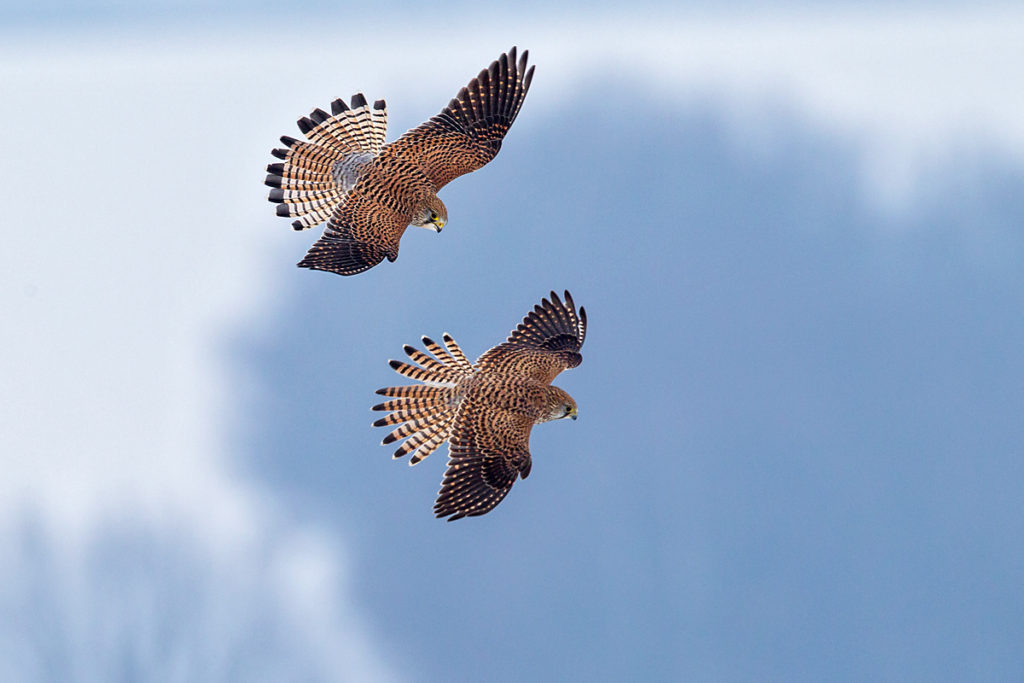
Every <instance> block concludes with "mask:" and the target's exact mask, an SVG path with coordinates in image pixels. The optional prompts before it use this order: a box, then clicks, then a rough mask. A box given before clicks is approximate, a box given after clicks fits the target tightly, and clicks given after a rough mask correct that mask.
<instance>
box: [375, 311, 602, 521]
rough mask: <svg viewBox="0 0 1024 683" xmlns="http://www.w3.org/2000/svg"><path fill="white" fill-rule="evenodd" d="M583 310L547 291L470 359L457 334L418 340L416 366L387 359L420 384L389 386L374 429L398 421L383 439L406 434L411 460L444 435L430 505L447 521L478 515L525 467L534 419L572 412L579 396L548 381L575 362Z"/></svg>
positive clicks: (583, 329) (412, 354)
mask: <svg viewBox="0 0 1024 683" xmlns="http://www.w3.org/2000/svg"><path fill="white" fill-rule="evenodd" d="M586 333H587V313H586V311H585V310H584V309H583V308H582V307H581V308H580V309H579V312H578V313H577V311H576V305H575V304H574V303H573V300H572V296H571V295H570V294H569V292H565V300H564V302H563V301H562V300H560V299H559V298H558V295H557V294H555V293H554V292H551V297H550V300H549V299H543V300H542V301H541V303H540V304H539V305H537V306H534V309H533V311H532V312H531V313H529V314H528V315H527V316H526V317H525V318H523V322H521V323H520V324H519V326H518V327H517V328H516V329H515V330H513V331H512V333H511V334H510V335H509V337H508V339H507V340H505V342H503V343H501V344H499V345H498V346H495V347H494V348H492V349H490V350H489V351H487V352H486V353H484V354H483V355H482V356H480V358H478V359H477V361H476V363H470V362H469V360H468V359H467V358H466V356H465V354H463V353H462V349H460V348H459V346H458V344H456V343H455V340H454V339H452V338H451V337H450V336H449V335H448V334H445V335H444V337H442V339H443V345H442V344H438V343H436V342H435V341H433V340H431V339H428V338H427V337H424V338H423V343H424V345H425V346H426V348H427V350H428V351H429V352H430V354H433V355H432V356H431V355H428V354H426V353H424V352H422V351H419V350H418V349H415V348H413V347H412V346H405V347H404V350H405V353H406V355H407V356H409V358H410V359H411V360H412V361H413V363H406V362H403V361H397V360H393V361H391V362H390V363H391V367H392V368H393V369H394V370H395V372H397V373H398V374H400V375H402V376H404V377H408V378H409V379H412V380H416V381H419V382H423V383H424V384H422V385H409V386H400V387H387V388H385V389H378V390H377V393H378V394H381V395H383V396H388V397H391V398H390V400H388V401H385V402H384V403H381V404H378V405H376V406H374V407H373V410H382V411H391V412H390V414H389V415H387V416H385V417H383V418H381V419H379V420H377V421H376V422H374V423H373V425H374V426H375V427H385V426H391V425H399V426H398V427H397V428H396V429H395V430H394V431H392V432H391V433H390V434H388V435H387V436H386V437H384V441H383V443H384V444H389V443H394V442H396V441H400V440H402V439H407V440H406V441H405V443H403V444H402V445H401V446H399V447H398V449H397V450H396V451H395V453H394V457H395V458H400V457H402V456H405V455H408V454H410V453H411V454H412V457H411V458H410V460H409V464H410V465H415V464H416V463H418V462H420V461H421V460H423V459H424V458H426V457H427V456H428V455H430V454H431V453H433V452H434V451H435V450H437V449H438V448H439V447H440V445H441V444H442V443H444V442H445V440H447V441H448V442H449V457H448V470H447V471H446V472H445V475H444V481H443V482H442V483H441V491H440V492H439V493H438V496H437V501H436V503H435V504H434V513H435V514H436V515H437V516H438V517H448V520H449V521H452V520H456V519H459V518H461V517H466V516H476V515H482V514H484V513H486V512H488V511H490V510H491V509H493V508H494V506H495V505H497V504H498V503H500V502H501V500H502V499H503V498H504V497H505V495H506V494H507V493H508V492H509V489H511V488H512V484H513V483H515V481H516V479H517V478H518V477H522V478H523V479H525V478H526V477H527V476H529V474H530V468H531V466H532V460H531V457H530V430H531V429H533V425H535V424H538V423H540V422H547V421H549V420H559V419H562V418H566V417H571V418H573V419H575V418H576V401H574V400H573V398H572V397H571V396H569V394H568V393H566V392H565V391H564V390H562V389H559V388H558V387H553V386H550V385H551V381H552V380H553V379H554V378H555V377H556V376H557V375H558V373H559V372H561V371H562V370H565V369H567V368H574V367H576V366H577V365H579V364H580V363H581V362H582V360H583V357H582V356H581V355H580V347H582V346H583V340H584V338H585V336H586Z"/></svg>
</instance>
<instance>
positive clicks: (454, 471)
mask: <svg viewBox="0 0 1024 683" xmlns="http://www.w3.org/2000/svg"><path fill="white" fill-rule="evenodd" d="M532 428H533V423H532V421H530V420H529V419H528V418H526V417H524V416H523V415H522V414H518V413H513V412H511V411H508V410H503V409H501V408H496V407H494V406H493V405H489V403H488V402H487V401H486V400H484V399H481V400H469V401H465V402H463V404H462V405H461V406H460V407H459V412H458V415H457V416H456V418H455V424H454V426H453V427H452V433H451V436H450V437H449V457H448V469H447V470H446V471H445V473H444V480H443V481H442V482H441V490H440V492H439V493H438V495H437V501H436V502H435V503H434V514H435V515H436V516H438V517H448V521H449V522H451V521H454V520H456V519H460V518H462V517H467V516H468V517H476V516H478V515H482V514H484V513H486V512H489V511H490V510H492V509H494V506H495V505H497V504H498V503H500V502H501V501H502V499H503V498H504V497H505V495H506V494H508V492H509V491H510V490H511V489H512V484H514V483H515V481H516V479H517V478H518V477H520V476H522V478H523V479H526V477H528V476H529V475H530V467H531V465H532V461H531V460H530V448H529V444H530V430H531V429H532Z"/></svg>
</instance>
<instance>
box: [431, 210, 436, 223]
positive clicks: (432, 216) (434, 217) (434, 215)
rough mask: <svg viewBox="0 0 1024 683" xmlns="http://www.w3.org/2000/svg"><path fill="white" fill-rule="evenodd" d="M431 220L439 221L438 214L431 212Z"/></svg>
mask: <svg viewBox="0 0 1024 683" xmlns="http://www.w3.org/2000/svg"><path fill="white" fill-rule="evenodd" d="M430 220H432V221H436V220H437V212H436V211H431V212H430Z"/></svg>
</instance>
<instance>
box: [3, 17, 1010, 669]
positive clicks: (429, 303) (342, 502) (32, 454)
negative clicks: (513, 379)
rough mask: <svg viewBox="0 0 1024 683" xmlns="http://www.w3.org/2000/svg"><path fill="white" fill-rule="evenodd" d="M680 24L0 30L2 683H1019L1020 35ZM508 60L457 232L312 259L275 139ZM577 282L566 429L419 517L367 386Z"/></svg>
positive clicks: (406, 22) (735, 22)
mask: <svg viewBox="0 0 1024 683" xmlns="http://www.w3.org/2000/svg"><path fill="white" fill-rule="evenodd" d="M672 7H674V8H672ZM672 7H670V6H668V5H653V6H649V7H637V8H634V9H630V10H625V9H614V8H613V6H612V5H611V4H610V3H609V4H607V5H598V6H596V7H592V6H591V4H590V3H576V4H570V5H567V6H564V7H563V8H562V9H559V10H554V9H545V8H544V4H543V3H526V4H525V5H521V6H518V7H516V8H498V9H494V8H491V9H487V10H486V11H481V10H480V8H479V7H478V6H476V5H475V4H469V3H461V4H455V5H452V6H448V7H444V8H441V7H436V8H432V9H428V8H426V7H417V8H408V9H407V8H405V7H403V6H402V5H401V4H400V3H390V4H387V5H384V6H383V8H382V9H380V10H379V13H377V10H372V9H370V8H369V7H367V6H363V5H360V6H358V7H355V8H346V7H343V6H340V5H335V4H333V3H311V4H308V3H307V4H304V5H303V6H302V7H300V8H296V9H288V10H284V9H278V8H277V6H276V5H271V3H262V4H255V5H249V4H243V3H234V4H226V5H221V6H218V7H216V8H211V7H209V6H207V5H204V4H201V3H180V2H175V1H171V0H168V1H167V2H154V3H149V4H140V5H134V4H132V5H129V4H128V3H102V2H86V3H84V4H83V3H76V4H75V5H73V6H72V5H70V4H65V3H63V2H56V1H55V2H48V3H46V2H44V3H33V4H19V5H17V6H15V5H14V4H13V3H6V4H0V18H2V19H3V20H2V21H0V91H2V93H3V97H2V104H0V130H3V131H4V150H5V157H4V158H5V161H6V164H7V169H8V171H7V181H6V184H5V186H6V188H7V189H6V191H5V202H4V209H3V218H2V219H0V220H2V225H3V230H2V234H3V242H4V247H3V249H2V250H0V273H2V275H0V285H2V287H0V310H3V318H4V324H3V325H2V326H0V340H2V345H3V347H2V348H3V354H2V360H0V378H2V387H3V393H4V399H3V401H2V403H0V406H2V407H0V424H2V429H0V617H2V618H0V680H4V681H137V680H146V681H242V680H244V681H260V680H266V681H279V680H308V681H321V680H322V681H336V680H358V681H390V680H396V681H421V680H432V681H446V680H491V681H522V680H664V681H673V680H707V681H721V680H732V681H738V680H749V681H763V680H785V681H797V680H807V681H820V680H850V681H861V680H901V681H904V680H928V681H934V680H943V679H959V680H964V679H969V680H1020V679H1021V678H1022V677H1024V650H1022V649H1021V643H1022V642H1024V619H1022V618H1021V615H1022V614H1024V581H1022V576H1024V516H1022V513H1021V509H1022V502H1024V428H1022V424H1024V423H1022V419H1021V415H1022V413H1024V360H1022V358H1024V356H1022V354H1021V348H1022V346H1024V318H1022V311H1024V268H1022V260H1024V230H1022V218H1024V89H1022V87H1021V84H1022V83H1024V9H1022V8H1021V7H1020V6H1019V5H1016V4H1006V5H978V4H973V3H972V4H968V3H962V4H961V3H939V4H934V3H930V4H925V3H920V4H905V5H895V6H894V5H888V4H882V3H876V4H869V5H866V6H865V5H861V4H856V5H855V4H854V3H834V4H830V5H828V6H825V7H821V6H818V5H811V4H809V3H808V4H803V3H789V4H785V5H783V6H780V7H779V8H776V9H774V10H772V11H768V10H766V9H764V8H762V7H761V6H760V5H755V4H753V3H740V4H735V5H721V6H718V7H717V9H715V10H710V9H708V8H707V7H706V6H704V5H701V4H691V5H684V6H672ZM513 44H516V45H518V46H519V47H520V48H529V50H530V53H531V58H532V59H531V61H532V62H533V63H535V64H536V65H537V73H536V77H535V79H534V84H533V88H532V89H531V92H530V94H529V96H528V97H527V99H526V102H525V105H524V107H523V110H522V112H521V114H520V117H519V119H518V120H517V122H516V124H515V126H514V127H513V128H512V130H511V132H510V134H509V135H508V137H507V138H506V142H505V145H504V148H503V150H502V152H501V154H500V155H499V156H498V157H497V159H496V160H495V162H494V163H492V164H490V165H488V166H487V167H485V168H484V169H482V170H481V171H478V172H477V173H474V174H472V175H470V176H466V177H464V178H461V179H459V180H458V181H456V182H454V183H453V184H451V185H450V186H448V187H447V188H445V189H444V190H443V192H442V193H441V196H442V199H443V200H444V201H445V202H446V204H447V205H448V207H449V217H450V222H449V224H448V226H447V227H446V229H445V231H444V232H443V233H442V234H441V235H434V234H432V233H428V232H427V231H422V230H411V231H410V232H409V233H407V235H406V237H405V239H404V241H403V243H402V252H401V255H400V258H399V260H398V261H397V262H396V263H394V264H388V263H384V264H382V265H381V266H379V267H377V268H375V269H373V270H371V271H369V272H368V273H366V274H363V275H360V276H357V277H354V278H341V277H337V276H334V275H329V274H323V273H312V272H309V271H305V270H299V269H297V268H295V266H294V264H295V262H297V261H298V260H299V259H300V258H301V256H302V255H303V254H304V252H305V250H306V248H307V247H308V246H309V244H311V242H312V240H313V238H314V237H315V235H314V234H313V232H309V233H304V234H296V233H293V232H292V230H291V229H290V227H289V225H288V222H287V221H285V220H284V219H280V218H276V217H275V216H274V212H273V206H272V205H270V204H269V203H267V202H266V201H265V195H266V191H267V189H266V188H265V187H263V185H262V179H263V176H264V170H263V169H264V167H265V165H266V164H267V163H270V162H272V161H274V159H273V158H272V157H271V156H270V154H269V151H270V149H271V148H273V147H274V146H276V141H277V138H278V136H280V135H282V134H289V135H296V134H297V132H298V131H297V129H296V128H295V126H294V120H295V119H296V118H298V117H299V116H301V115H304V114H306V113H308V112H309V111H310V109H311V108H313V107H315V106H320V107H325V106H326V105H327V104H328V103H329V102H330V100H331V99H332V98H334V97H336V96H342V97H348V96H349V95H351V94H352V93H354V92H356V91H362V92H364V93H366V95H367V96H368V97H369V98H378V97H386V98H387V100H388V105H389V114H390V131H389V136H388V137H389V139H393V138H394V137H395V136H397V135H398V134H400V133H401V132H404V131H405V130H406V129H407V128H409V127H412V126H414V125H416V124H418V123H419V122H421V121H422V120H424V119H426V118H428V117H429V116H431V115H433V114H435V113H436V112H437V111H439V110H440V108H441V107H442V106H443V105H444V104H445V103H446V102H447V101H448V99H449V98H450V97H452V96H453V95H454V94H455V92H456V91H457V90H458V89H459V88H460V87H461V86H462V85H464V84H465V83H466V82H467V81H468V80H469V78H471V77H472V76H474V75H475V74H476V73H477V72H478V71H479V70H480V69H481V68H483V67H485V66H486V65H487V64H488V63H489V62H490V61H491V60H492V59H494V58H496V57H497V56H498V55H499V54H500V53H501V52H502V51H504V50H506V49H508V48H509V47H510V46H511V45H513ZM563 288H568V289H570V290H571V291H572V293H573V295H574V297H575V298H576V300H577V301H578V302H579V303H581V304H583V305H585V306H586V308H587V310H588V313H589V315H590V323H591V328H590V331H589V334H588V338H587V344H586V346H585V347H584V349H583V354H584V359H585V360H584V363H583V365H582V366H581V367H580V368H578V369H576V370H573V371H571V372H568V373H566V374H564V375H562V376H561V377H560V378H559V381H558V384H559V385H561V386H563V387H564V388H566V389H567V390H568V391H570V392H571V393H572V394H573V395H574V396H575V397H576V399H577V401H578V402H579V405H580V411H581V418H580V420H579V421H577V422H572V423H568V424H566V423H556V424H551V425H544V426H542V427H541V428H539V429H537V430H535V431H534V434H533V439H532V450H533V453H534V468H533V476H532V477H531V478H530V479H529V481H527V482H521V483H520V484H517V486H516V487H515V490H514V491H513V492H512V493H511V494H510V496H509V497H508V498H507V499H506V501H505V502H503V503H502V505H501V506H499V507H498V508H497V509H496V510H495V511H494V512H492V513H491V514H489V515H487V516H486V517H483V518H479V519H470V520H464V521H461V522H457V523H454V524H445V523H442V522H439V521H437V520H434V519H433V517H432V515H431V504H432V501H433V497H434V495H435V493H436V491H437V487H438V484H439V482H440V479H441V473H442V470H443V465H444V454H443V451H442V452H441V453H438V454H435V455H434V456H433V457H432V458H430V459H428V460H427V461H426V462H424V463H423V464H421V465H419V466H417V467H416V468H414V469H410V468H408V467H406V466H405V465H404V463H396V462H393V461H392V460H391V459H390V452H391V449H388V448H382V447H380V446H379V445H378V444H379V440H380V438H381V437H382V436H383V433H382V430H371V429H370V426H369V424H370V422H371V420H372V419H373V416H372V415H371V413H370V411H369V407H370V406H371V405H372V404H373V403H375V402H376V397H375V396H374V394H373V391H374V390H375V389H376V388H378V387H380V386H384V385H387V384H392V383H394V382H395V381H396V380H397V379H398V378H397V376H396V375H394V374H393V373H392V372H391V371H390V369H389V368H388V366H387V363H386V361H387V359H388V358H392V357H396V356H398V355H400V354H401V345H402V344H403V343H407V342H415V341H417V340H418V338H419V336H420V335H421V334H428V335H431V336H435V337H436V336H437V335H439V334H440V333H441V332H443V331H448V332H451V333H452V334H453V335H454V336H455V338H456V339H457V340H459V342H460V343H461V344H462V346H463V348H464V349H465V350H466V351H467V353H469V354H471V355H476V354H479V353H480V352H482V351H483V350H485V349H486V348H488V347H489V346H491V345H493V344H495V343H497V342H499V341H500V340H501V339H503V338H504V336H505V335H506V334H507V333H508V331H509V330H510V329H511V328H512V327H513V326H514V325H515V324H516V323H517V322H518V321H519V319H520V318H521V317H522V315H524V314H525V313H526V312H527V311H528V310H529V309H530V308H531V307H532V305H533V304H534V303H536V302H537V301H539V299H540V297H541V296H543V295H545V294H546V293H547V292H548V291H549V290H550V289H558V290H561V289H563Z"/></svg>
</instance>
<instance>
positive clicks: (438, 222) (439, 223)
mask: <svg viewBox="0 0 1024 683" xmlns="http://www.w3.org/2000/svg"><path fill="white" fill-rule="evenodd" d="M430 222H431V223H433V224H434V231H435V232H441V228H443V227H444V221H443V220H441V219H440V218H438V219H436V220H432V221H430Z"/></svg>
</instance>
